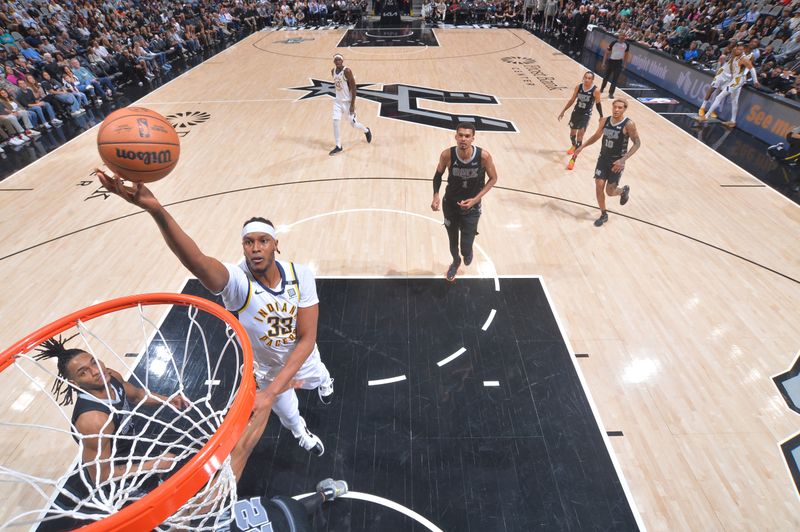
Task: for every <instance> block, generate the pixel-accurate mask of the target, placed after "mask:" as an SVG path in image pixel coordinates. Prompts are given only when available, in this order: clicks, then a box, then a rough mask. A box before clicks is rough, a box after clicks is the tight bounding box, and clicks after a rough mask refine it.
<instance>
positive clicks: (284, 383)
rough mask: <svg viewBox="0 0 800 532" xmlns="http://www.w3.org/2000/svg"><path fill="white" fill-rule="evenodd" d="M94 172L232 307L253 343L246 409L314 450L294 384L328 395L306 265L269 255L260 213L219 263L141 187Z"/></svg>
mask: <svg viewBox="0 0 800 532" xmlns="http://www.w3.org/2000/svg"><path fill="white" fill-rule="evenodd" d="M96 173H97V175H98V177H99V178H100V182H101V183H102V184H103V186H104V187H106V188H107V189H108V190H109V191H111V192H113V193H115V194H117V195H118V196H120V197H122V198H123V199H125V200H127V201H129V202H130V203H133V204H134V205H136V206H137V207H140V208H142V209H144V210H145V211H147V212H148V213H149V214H150V216H152V217H153V219H154V220H155V222H156V225H158V228H159V229H160V230H161V235H162V236H163V237H164V240H165V241H166V243H167V245H168V246H169V248H170V249H171V250H172V252H173V253H174V254H175V256H176V257H178V259H179V260H180V261H181V263H182V264H183V265H184V266H185V267H186V268H187V269H188V270H189V271H190V272H192V274H194V275H195V276H196V277H197V278H198V279H199V280H200V282H201V283H203V286H205V287H206V288H207V289H208V290H210V291H211V292H213V293H214V294H221V295H222V300H223V301H224V303H225V306H226V307H227V308H228V310H230V311H232V312H235V313H237V314H238V317H239V321H240V322H241V323H242V325H243V326H244V328H245V330H246V331H247V336H248V337H249V338H250V341H251V342H252V344H253V358H254V360H255V365H256V367H255V376H256V381H257V384H258V388H259V392H258V393H257V394H256V400H255V404H254V406H253V411H254V413H256V414H257V413H259V412H261V411H262V410H265V409H267V408H270V406H271V408H272V411H273V412H275V413H276V414H277V415H278V417H279V418H280V420H281V424H282V425H283V426H284V427H286V428H287V429H288V430H290V431H291V432H292V434H293V435H294V437H295V438H297V440H298V444H299V445H300V446H301V447H302V448H303V449H305V450H306V451H309V452H310V453H312V454H315V455H317V456H320V455H322V453H323V452H325V447H324V446H323V444H322V441H321V440H320V439H319V438H318V437H317V436H316V435H314V434H312V433H311V432H310V431H309V430H308V428H306V423H305V420H303V418H302V417H300V411H299V409H298V400H297V395H296V394H295V391H294V386H295V384H294V383H295V382H297V381H300V383H299V387H301V388H305V389H314V388H317V392H318V393H319V397H320V400H321V401H322V402H323V403H325V404H328V403H330V399H331V398H332V397H331V395H332V394H333V379H332V378H331V376H330V373H328V369H327V368H326V367H325V364H323V363H322V361H321V360H320V355H319V350H318V349H317V345H316V341H317V319H318V317H319V304H318V303H319V300H318V299H317V289H316V285H315V282H314V276H313V274H312V273H311V271H310V270H309V269H308V268H307V267H305V266H302V265H300V264H294V263H292V262H287V261H277V260H275V252H276V251H278V239H277V236H276V234H275V228H274V227H273V225H272V224H271V223H270V222H269V221H268V220H265V219H263V218H251V219H250V220H248V221H247V222H245V224H244V227H242V231H241V242H242V251H243V252H244V259H243V260H241V261H240V262H239V263H238V264H223V263H222V262H220V261H219V260H217V259H215V258H213V257H209V256H208V255H206V254H204V253H203V252H202V251H201V250H200V248H199V247H198V246H197V244H196V243H195V242H194V240H192V239H191V238H190V237H189V235H187V234H186V233H185V232H184V231H183V229H181V227H180V226H179V225H178V223H177V222H176V221H175V219H174V218H173V217H172V216H171V215H170V214H169V213H168V212H167V211H166V209H164V207H163V206H162V205H161V203H159V201H158V199H156V197H155V196H154V195H153V193H152V192H150V190H149V189H148V188H147V187H146V186H144V185H142V184H141V183H134V186H133V187H127V186H125V185H123V183H122V180H121V179H119V178H118V177H115V176H113V175H107V174H105V173H104V172H103V171H101V170H96Z"/></svg>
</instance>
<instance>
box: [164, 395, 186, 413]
mask: <svg viewBox="0 0 800 532" xmlns="http://www.w3.org/2000/svg"><path fill="white" fill-rule="evenodd" d="M169 404H171V405H172V406H174V407H175V408H177V409H178V410H186V409H187V408H189V406H191V403H189V400H188V399H187V398H185V397H184V396H183V395H180V394H178V395H176V396H175V397H173V398H172V399H170V400H169Z"/></svg>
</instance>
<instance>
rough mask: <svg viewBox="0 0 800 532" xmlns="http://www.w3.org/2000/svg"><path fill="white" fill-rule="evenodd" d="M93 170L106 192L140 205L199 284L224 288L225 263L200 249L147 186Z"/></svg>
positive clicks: (216, 291) (217, 288)
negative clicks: (127, 182)
mask: <svg viewBox="0 0 800 532" xmlns="http://www.w3.org/2000/svg"><path fill="white" fill-rule="evenodd" d="M94 173H95V174H97V177H98V178H99V179H100V183H102V184H103V186H104V187H105V188H106V189H107V190H108V191H109V192H113V193H114V194H116V195H117V196H119V197H121V198H122V199H124V200H125V201H127V202H129V203H133V204H134V205H136V206H137V207H141V208H142V209H144V210H145V211H147V212H148V213H149V214H150V216H152V217H153V219H154V220H155V221H156V224H157V225H158V228H159V230H161V235H162V236H163V237H164V241H165V242H166V243H167V245H168V246H169V249H171V250H172V252H173V253H174V254H175V256H176V257H178V260H180V261H181V264H183V265H184V266H185V267H186V269H188V270H189V271H190V272H192V274H193V275H194V276H195V277H197V278H198V279H199V280H200V282H201V283H203V286H205V287H206V288H208V289H209V290H210V291H211V292H214V293H215V294H216V293H219V292H221V291H222V290H223V289H224V288H225V285H226V284H228V269H227V268H225V265H224V264H222V263H221V262H220V261H218V260H217V259H215V258H214V257H209V256H208V255H206V254H204V253H203V252H202V251H200V248H199V247H198V246H197V244H196V243H195V241H194V240H192V239H191V237H190V236H189V235H187V234H186V232H185V231H184V230H183V229H182V228H181V226H180V225H178V222H176V221H175V219H174V218H173V217H172V216H171V215H170V214H169V213H168V212H167V210H166V209H165V208H164V207H163V205H161V203H159V201H158V199H156V197H155V196H154V195H153V193H152V192H151V191H150V189H149V188H147V187H146V186H144V185H143V184H142V183H134V185H133V186H132V187H127V186H125V184H124V183H123V182H122V179H120V178H119V177H117V176H115V175H113V174H109V173H106V172H104V171H103V170H100V169H99V168H98V169H95V171H94Z"/></svg>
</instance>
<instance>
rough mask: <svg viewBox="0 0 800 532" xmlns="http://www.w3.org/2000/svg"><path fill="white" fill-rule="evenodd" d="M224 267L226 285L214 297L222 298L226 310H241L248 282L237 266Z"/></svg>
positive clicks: (246, 293)
mask: <svg viewBox="0 0 800 532" xmlns="http://www.w3.org/2000/svg"><path fill="white" fill-rule="evenodd" d="M225 267H226V268H227V269H228V284H226V285H225V288H223V289H222V292H219V293H218V294H215V295H218V296H219V295H221V296H222V302H223V303H224V304H225V308H226V309H228V310H230V311H237V310H239V309H241V308H242V306H243V305H244V302H245V301H246V300H247V295H248V294H249V293H250V280H249V279H248V278H247V274H245V273H244V271H242V269H241V268H240V267H239V266H236V265H235V264H227V263H226V264H225ZM315 293H316V291H315Z"/></svg>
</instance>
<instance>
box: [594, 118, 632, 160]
mask: <svg viewBox="0 0 800 532" xmlns="http://www.w3.org/2000/svg"><path fill="white" fill-rule="evenodd" d="M611 120H612V118H611V117H610V116H609V117H608V118H607V119H606V124H605V125H604V126H603V145H602V147H601V148H600V157H603V158H606V159H619V158H620V157H622V156H624V155H625V154H626V153H628V135H627V134H626V133H625V125H626V124H627V123H628V118H627V117H626V118H623V119H622V121H621V122H619V123H617V124H614V123H613V122H612V121H611Z"/></svg>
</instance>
